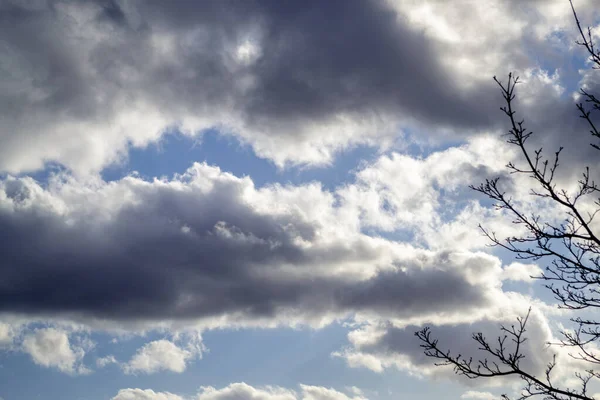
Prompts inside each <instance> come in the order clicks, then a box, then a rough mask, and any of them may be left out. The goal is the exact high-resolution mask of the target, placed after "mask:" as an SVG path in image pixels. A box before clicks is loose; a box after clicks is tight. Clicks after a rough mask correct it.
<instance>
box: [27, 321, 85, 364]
mask: <svg viewBox="0 0 600 400" xmlns="http://www.w3.org/2000/svg"><path fill="white" fill-rule="evenodd" d="M22 349H23V351H24V352H26V353H27V354H29V355H30V356H31V358H32V360H33V362H35V363H36V364H37V365H41V366H43V367H47V368H50V367H54V368H57V369H58V370H60V371H62V372H65V373H68V374H85V373H89V370H88V369H87V368H86V367H85V366H84V365H83V364H82V363H81V362H82V359H83V356H84V355H85V350H84V349H83V348H82V347H77V346H72V345H71V343H70V342H69V336H68V335H67V332H65V331H62V330H59V329H56V328H43V329H37V330H35V331H34V332H33V333H31V334H27V335H26V336H25V337H24V339H23V343H22Z"/></svg>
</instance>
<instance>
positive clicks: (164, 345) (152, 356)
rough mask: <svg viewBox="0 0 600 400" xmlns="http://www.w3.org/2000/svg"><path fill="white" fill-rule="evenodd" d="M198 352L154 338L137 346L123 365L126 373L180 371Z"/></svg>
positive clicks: (183, 369)
mask: <svg viewBox="0 0 600 400" xmlns="http://www.w3.org/2000/svg"><path fill="white" fill-rule="evenodd" d="M198 355H199V354H195V353H193V352H192V351H189V350H186V349H182V348H180V347H178V346H177V345H176V344H175V343H173V342H170V341H168V340H164V339H162V340H155V341H153V342H150V343H146V344H145V345H144V346H142V347H141V348H139V349H138V350H137V352H136V353H135V354H134V356H133V357H132V358H131V360H129V362H128V363H126V364H124V365H123V371H125V373H127V374H135V373H145V374H153V373H156V372H159V371H171V372H176V373H181V372H183V371H185V369H186V367H187V363H188V362H189V361H191V360H192V359H193V358H194V357H196V356H198Z"/></svg>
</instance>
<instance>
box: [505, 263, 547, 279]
mask: <svg viewBox="0 0 600 400" xmlns="http://www.w3.org/2000/svg"><path fill="white" fill-rule="evenodd" d="M541 274H542V270H541V269H540V267H538V266H537V265H535V264H523V263H519V262H513V263H511V264H509V265H507V266H506V267H504V269H503V271H502V275H503V276H502V279H503V280H504V279H506V280H510V281H524V282H530V281H532V280H533V279H534V278H535V277H537V276H540V275H541Z"/></svg>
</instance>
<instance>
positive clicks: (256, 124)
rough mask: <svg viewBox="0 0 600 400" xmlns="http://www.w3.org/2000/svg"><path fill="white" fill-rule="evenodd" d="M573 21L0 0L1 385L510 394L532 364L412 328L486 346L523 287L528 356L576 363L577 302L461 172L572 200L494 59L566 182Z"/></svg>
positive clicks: (18, 389) (178, 394)
mask: <svg viewBox="0 0 600 400" xmlns="http://www.w3.org/2000/svg"><path fill="white" fill-rule="evenodd" d="M574 3H575V6H576V7H577V10H578V13H579V16H580V19H581V21H582V23H583V24H584V25H586V26H587V25H589V26H591V27H592V28H594V29H593V32H594V34H596V33H597V32H600V31H599V30H598V27H600V24H599V22H600V15H598V9H597V7H594V2H593V1H592V0H576V1H574ZM576 39H577V32H576V30H575V25H574V21H573V18H572V14H571V9H570V6H569V3H568V1H566V0H529V1H519V2H516V1H515V2H512V1H493V0H457V1H452V2H450V1H441V0H439V1H438V0H360V1H359V0H343V1H342V0H328V1H316V0H305V1H279V0H260V1H259V0H256V1H255V0H245V1H239V0H238V1H229V0H219V1H216V0H215V1H212V0H207V1H199V2H196V1H187V0H172V1H168V2H167V1H156V0H131V1H126V0H102V1H100V0H80V1H74V0H73V1H70V0H0V121H1V122H0V276H1V280H0V282H1V283H0V399H1V400H15V399H44V400H58V399H60V400H64V399H67V400H68V399H73V400H104V399H108V400H247V399H248V400H250V399H252V400H366V399H372V400H376V399H381V400H391V399H415V398H419V399H425V400H434V399H435V400H437V399H440V398H444V399H455V400H462V399H467V400H468V399H472V400H489V399H495V398H499V395H500V394H502V393H508V394H514V393H516V392H518V389H519V387H520V382H519V381H518V380H511V379H501V380H476V381H471V380H467V379H465V378H463V377H459V376H456V375H455V374H454V373H453V371H452V370H451V369H448V368H444V367H436V366H434V365H433V360H431V359H429V358H427V357H425V356H424V355H423V352H422V349H421V348H420V347H419V341H418V339H417V338H415V336H414V333H415V331H417V330H419V329H421V328H423V327H424V326H430V327H431V329H432V331H433V332H434V334H435V335H436V336H437V337H439V338H440V343H443V346H444V347H447V348H451V349H453V350H455V351H456V352H461V353H462V354H467V355H473V356H474V357H477V354H478V353H477V351H476V349H475V346H474V345H473V344H472V340H471V333H472V332H475V331H477V332H484V333H485V334H486V335H488V337H494V336H496V335H497V334H498V328H499V326H500V325H501V324H510V323H513V322H514V321H515V319H516V317H518V316H522V315H524V314H525V313H526V312H527V310H528V309H529V307H531V308H532V311H531V317H530V320H529V323H528V334H529V336H530V337H531V338H533V339H535V340H530V341H528V342H526V345H525V352H526V354H527V358H526V359H525V361H524V365H525V366H526V367H527V368H528V370H530V371H533V372H534V373H538V374H539V373H543V370H544V368H545V365H546V362H547V361H548V360H549V359H551V356H552V353H556V354H557V359H558V361H559V367H557V370H556V374H557V379H558V380H559V381H560V382H563V383H565V384H569V383H570V382H573V375H572V371H573V370H574V369H575V368H576V367H577V362H576V361H575V360H572V359H571V358H570V357H569V356H568V354H567V352H566V351H564V350H561V349H558V348H553V349H548V348H547V346H545V343H546V342H548V341H553V340H555V339H556V338H557V337H558V334H559V331H560V329H561V327H562V326H563V324H565V323H566V321H568V318H569V317H570V316H571V314H569V313H568V312H567V311H564V310H558V309H557V308H556V304H555V301H554V300H553V298H552V297H551V295H550V294H549V293H548V292H547V290H545V289H544V288H543V287H542V285H541V283H540V282H539V281H536V280H534V279H532V278H531V276H532V275H536V274H538V273H539V272H540V271H541V270H542V269H543V268H544V265H543V261H539V262H538V263H536V262H533V261H518V260H515V259H514V257H512V255H511V254H508V253H507V252H503V251H500V250H498V249H495V248H491V247H489V246H488V244H489V243H488V242H487V240H486V238H485V237H483V236H482V234H481V232H480V230H479V228H478V224H482V225H483V226H485V227H487V228H489V229H491V230H494V231H495V232H497V233H498V235H499V236H512V235H518V234H520V233H521V232H522V230H521V229H522V228H521V227H519V226H515V225H514V224H512V223H511V218H510V217H508V216H507V215H505V214H503V213H502V212H501V211H499V210H496V209H495V208H494V207H493V204H492V203H491V202H490V201H489V200H488V199H486V198H484V197H483V196H482V195H480V194H478V193H476V192H475V191H473V190H471V189H469V185H477V184H479V183H480V182H483V181H484V180H485V179H487V178H493V177H497V176H500V177H501V182H502V185H503V187H504V188H505V189H506V191H507V192H508V193H510V194H511V196H513V198H514V199H515V201H517V202H518V204H520V205H521V206H522V207H523V208H524V210H526V211H527V212H532V211H535V212H539V213H542V214H544V215H548V216H552V217H554V218H557V219H560V216H561V215H562V214H561V211H560V210H558V209H556V206H555V205H553V204H551V203H549V202H543V201H541V200H534V201H532V199H531V198H530V196H529V195H528V191H529V188H530V187H531V180H530V179H528V178H527V177H526V176H521V175H519V174H516V175H515V174H512V175H511V174H508V173H507V171H506V168H505V166H506V164H507V163H508V162H510V161H516V162H518V161H519V153H518V151H517V150H518V149H516V148H514V146H513V147H511V146H510V145H508V144H507V143H506V142H505V137H503V136H502V135H503V134H504V133H505V132H506V131H507V130H508V121H507V120H506V117H505V116H504V115H503V114H502V112H501V111H500V110H499V108H500V107H501V106H503V103H502V97H501V94H500V91H499V88H498V86H497V85H496V83H495V82H494V81H493V79H492V78H493V76H497V77H498V78H499V79H500V80H504V81H506V77H507V75H508V73H509V72H511V71H514V72H515V73H516V74H518V75H519V76H520V77H521V80H522V82H523V83H522V84H520V85H518V87H517V99H516V108H517V110H518V116H519V117H521V118H525V120H526V124H527V126H528V127H529V129H531V130H532V131H534V132H535V135H534V136H533V137H532V139H531V142H530V145H531V148H532V149H533V148H536V147H537V146H543V148H544V150H545V151H546V152H547V153H546V154H552V152H553V151H555V150H556V149H557V148H558V147H559V146H565V149H564V151H563V154H562V155H561V157H562V158H561V169H560V171H559V174H558V176H557V182H558V183H559V184H560V185H561V187H565V188H566V190H573V188H574V187H573V182H576V179H577V177H578V176H580V174H581V172H582V171H583V168H584V167H585V166H586V165H589V166H591V167H592V171H594V168H593V167H595V166H596V167H597V166H598V159H597V153H595V151H594V149H592V148H591V146H589V143H590V141H591V140H592V139H591V138H590V137H589V134H588V129H586V127H585V125H584V121H582V120H581V119H580V118H579V117H578V114H577V110H576V108H575V105H574V104H575V102H576V101H577V99H578V97H577V91H578V88H579V87H582V86H583V87H586V88H588V89H590V90H591V91H592V92H593V90H594V88H596V87H597V86H598V82H600V79H599V75H598V74H599V73H600V72H598V71H595V70H593V69H591V68H590V65H589V63H588V62H587V61H586V54H585V52H584V51H583V49H582V48H580V47H578V46H577V45H576V44H575V40H576ZM596 170H600V169H598V168H596ZM596 391H597V392H598V393H600V388H597V390H596Z"/></svg>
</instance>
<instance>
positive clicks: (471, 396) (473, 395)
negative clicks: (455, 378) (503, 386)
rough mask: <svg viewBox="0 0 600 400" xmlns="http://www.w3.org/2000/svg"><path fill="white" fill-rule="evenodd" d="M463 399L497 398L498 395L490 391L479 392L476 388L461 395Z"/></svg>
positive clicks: (493, 399)
mask: <svg viewBox="0 0 600 400" xmlns="http://www.w3.org/2000/svg"><path fill="white" fill-rule="evenodd" d="M460 398H461V399H472V400H495V399H496V398H498V396H496V395H494V394H492V393H490V392H478V391H476V390H468V391H466V392H465V393H463V394H462V395H461V396H460Z"/></svg>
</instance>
